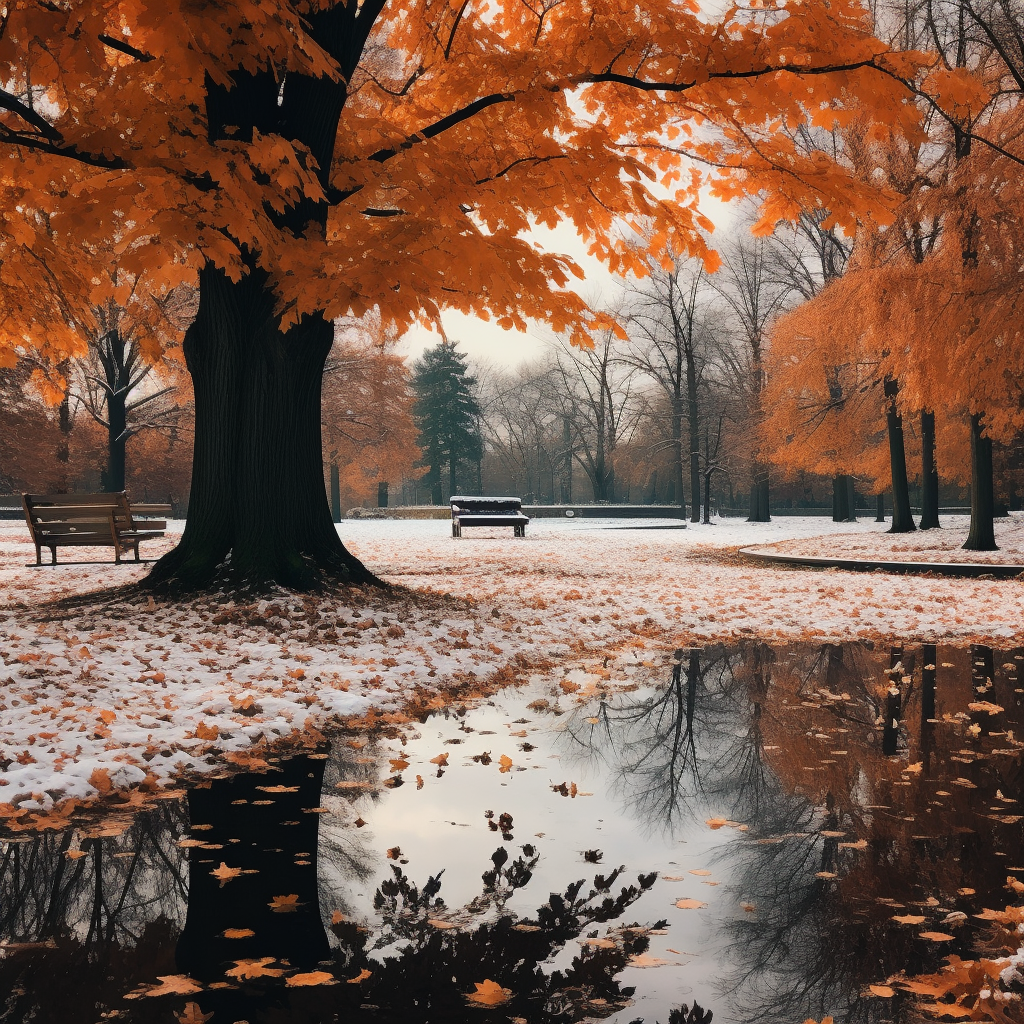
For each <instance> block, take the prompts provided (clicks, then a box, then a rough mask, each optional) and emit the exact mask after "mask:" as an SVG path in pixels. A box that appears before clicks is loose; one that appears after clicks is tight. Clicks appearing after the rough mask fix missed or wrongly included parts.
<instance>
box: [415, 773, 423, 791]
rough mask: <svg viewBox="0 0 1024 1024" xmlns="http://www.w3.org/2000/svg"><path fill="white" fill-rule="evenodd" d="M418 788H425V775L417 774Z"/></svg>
mask: <svg viewBox="0 0 1024 1024" xmlns="http://www.w3.org/2000/svg"><path fill="white" fill-rule="evenodd" d="M416 788H417V789H422V788H423V776H422V775H417V776H416Z"/></svg>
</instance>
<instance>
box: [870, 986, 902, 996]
mask: <svg viewBox="0 0 1024 1024" xmlns="http://www.w3.org/2000/svg"><path fill="white" fill-rule="evenodd" d="M868 988H869V989H870V990H871V994H872V995H873V996H881V998H882V999H891V998H892V997H893V996H894V995H896V992H895V991H894V990H893V989H891V988H889V986H888V985H868Z"/></svg>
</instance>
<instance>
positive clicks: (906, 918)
mask: <svg viewBox="0 0 1024 1024" xmlns="http://www.w3.org/2000/svg"><path fill="white" fill-rule="evenodd" d="M893 920H894V921H896V922H897V923H898V924H924V917H923V916H919V915H917V914H897V915H896V916H895V917H893Z"/></svg>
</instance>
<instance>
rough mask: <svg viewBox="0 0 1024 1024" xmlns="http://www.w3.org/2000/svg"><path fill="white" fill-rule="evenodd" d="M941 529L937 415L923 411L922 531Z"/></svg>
mask: <svg viewBox="0 0 1024 1024" xmlns="http://www.w3.org/2000/svg"><path fill="white" fill-rule="evenodd" d="M938 528H939V471H938V469H937V468H936V466H935V413H933V412H928V411H927V410H925V409H922V410H921V529H922V530H937V529H938Z"/></svg>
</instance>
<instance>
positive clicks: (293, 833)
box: [0, 751, 710, 1024]
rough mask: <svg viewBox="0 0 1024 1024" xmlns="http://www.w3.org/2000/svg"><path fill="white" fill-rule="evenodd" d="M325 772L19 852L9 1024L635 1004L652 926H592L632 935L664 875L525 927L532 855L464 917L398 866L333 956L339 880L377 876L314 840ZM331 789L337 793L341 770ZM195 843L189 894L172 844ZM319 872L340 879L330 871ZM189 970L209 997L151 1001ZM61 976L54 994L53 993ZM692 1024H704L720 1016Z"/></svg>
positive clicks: (359, 848) (501, 852) (0, 884)
mask: <svg viewBox="0 0 1024 1024" xmlns="http://www.w3.org/2000/svg"><path fill="white" fill-rule="evenodd" d="M364 754H365V751H364ZM357 760H361V761H364V762H367V761H368V760H369V759H367V758H365V757H361V758H359V759H357ZM325 766H326V765H325V760H324V759H323V758H322V757H317V756H316V755H313V756H312V757H305V756H302V757H297V758H292V759H289V760H287V761H284V762H282V763H280V764H279V765H274V766H267V770H265V771H262V772H261V771H254V772H250V773H248V774H245V775H238V776H235V777H233V778H231V779H214V780H212V781H211V782H209V783H208V784H207V785H206V786H202V787H199V788H195V789H193V790H191V791H190V793H189V797H188V805H189V814H188V817H187V818H186V817H185V815H184V813H183V810H184V808H183V806H182V805H181V804H180V803H179V804H172V803H167V804H164V805H160V807H159V811H158V813H156V814H151V815H149V816H143V817H140V818H137V819H135V821H134V822H133V823H132V824H131V826H130V827H129V830H128V832H126V833H125V835H124V836H122V837H121V838H120V839H117V840H115V839H113V838H112V837H110V836H107V837H98V838H97V839H96V840H95V843H96V845H97V846H98V850H97V852H95V853H91V852H87V856H86V857H83V858H79V859H77V860H73V859H69V858H68V857H67V856H66V854H67V853H68V852H70V851H71V843H72V842H73V838H72V834H71V833H70V832H67V833H64V834H61V835H58V836H54V835H43V836H39V837H35V838H34V839H32V840H30V841H29V842H26V843H23V844H15V845H12V846H11V847H8V848H7V849H6V850H5V855H6V860H5V861H4V862H3V865H4V870H3V871H2V872H0V892H2V893H3V895H4V897H5V900H4V908H5V913H6V917H5V918H4V924H5V932H4V936H5V937H6V938H17V939H19V940H20V941H21V942H22V943H28V944H30V945H28V946H27V947H25V946H23V947H22V948H18V947H11V946H8V947H7V949H6V951H5V952H6V955H0V991H4V992H9V993H10V995H9V997H7V998H6V1001H5V1002H3V1003H2V1004H0V1018H2V1019H4V1020H12V1021H14V1020H17V1021H22V1020H29V1019H34V1020H47V1021H49V1020H54V1021H57V1020H60V1021H61V1022H62V1024H95V1020H96V1019H97V1017H101V1016H102V1017H104V1018H109V1017H112V1016H113V1017H116V1018H117V1019H119V1020H124V1021H132V1020H134V1021H139V1022H141V1021H146V1022H150V1021H154V1020H158V1019H159V1020H166V1021H168V1022H169V1021H171V1020H172V1019H179V1020H185V1019H196V1018H197V1015H199V1016H201V1015H203V1014H210V1013H213V1014H214V1019H215V1020H220V1019H221V1018H223V1019H225V1020H228V1021H231V1020H247V1021H250V1022H251V1024H257V1022H264V1024H270V1022H280V1021H283V1020H287V1021H289V1022H290V1024H291V1022H295V1024H300V1022H309V1024H313V1022H320V1021H328V1020H336V1019H346V1020H348V1019H354V1020H357V1021H358V1020H367V1021H395V1022H398V1021H402V1022H405V1021H420V1020H422V1021H426V1020H434V1019H439V1018H443V1019H445V1020H448V1021H460V1020H467V1021H469V1020H472V1021H481V1020H489V1019H495V1018H497V1017H500V1018H501V1019H506V1018H507V1017H509V1016H512V1017H515V1016H522V1017H525V1018H527V1019H530V1020H531V1021H538V1022H541V1024H543V1022H546V1021H552V1022H554V1021H556V1020H557V1021H573V1020H579V1019H582V1018H587V1019H596V1018H600V1017H605V1016H608V1015H609V1014H611V1013H613V1012H616V1011H617V1010H620V1009H622V1008H624V1007H625V1006H627V1005H628V1003H629V997H630V995H631V990H630V989H624V988H622V987H621V986H620V985H619V984H618V982H617V980H616V977H617V975H618V974H619V973H620V972H621V971H622V970H623V968H624V967H625V966H626V965H627V963H628V962H629V961H630V959H631V958H632V957H634V956H637V955H642V954H643V953H644V952H645V951H646V950H647V948H648V942H649V940H648V937H647V936H648V929H647V928H645V927H641V926H640V925H633V926H619V927H616V928H614V929H612V930H611V931H607V930H606V932H605V934H604V935H599V931H600V926H602V925H605V926H606V925H607V923H608V922H610V921H617V920H621V919H622V917H623V915H624V914H625V913H626V911H627V909H628V907H629V906H630V905H631V904H632V903H633V902H634V901H635V900H636V899H638V898H639V896H640V895H641V893H642V892H643V891H644V890H646V889H649V888H650V887H651V886H652V885H653V884H654V882H655V878H656V876H655V875H654V874H651V875H646V876H641V877H639V878H636V879H635V880H631V879H626V878H623V877H621V869H620V870H616V871H612V872H609V873H605V874H603V875H597V876H596V877H595V878H594V879H593V881H592V882H589V883H588V881H586V880H578V881H575V882H573V883H572V884H570V885H568V886H567V887H566V888H565V889H564V891H562V892H560V893H553V894H551V895H550V896H549V898H548V900H547V902H545V903H544V904H543V905H542V906H540V907H539V908H538V910H537V911H536V913H535V914H534V915H532V916H530V917H527V918H517V917H515V916H513V915H512V914H510V913H509V912H508V911H507V908H506V903H507V901H508V899H509V897H510V896H511V895H512V893H513V892H515V891H516V890H518V889H522V888H524V887H525V886H527V885H528V884H529V882H530V880H531V878H532V873H533V867H534V865H535V863H536V859H537V853H536V850H534V849H533V848H532V847H530V846H529V845H527V846H524V847H522V848H520V849H519V850H518V851H514V852H512V853H510V852H509V851H508V850H507V849H506V847H504V846H502V847H499V848H498V849H497V850H496V851H495V853H494V855H493V856H492V858H491V862H490V864H489V865H488V867H487V870H486V871H485V872H484V874H483V877H482V891H481V894H480V895H479V896H478V897H477V898H476V899H474V900H473V901H471V903H470V904H468V905H467V906H464V907H454V908H450V907H448V906H447V905H446V904H445V902H444V898H443V895H442V893H441V884H440V879H441V873H440V872H438V874H436V875H435V876H434V877H433V878H431V879H429V880H428V881H427V883H426V884H425V885H423V886H422V887H417V886H416V885H415V884H414V883H413V882H412V880H411V879H410V878H408V877H407V876H406V875H405V874H404V872H403V869H402V868H401V867H400V866H399V865H395V866H394V870H393V873H392V877H390V878H386V879H384V880H383V881H382V882H381V884H380V887H379V889H378V892H377V897H376V899H375V906H376V909H377V913H378V916H377V918H376V919H371V920H370V921H368V922H365V923H357V922H354V921H352V920H349V919H348V918H346V917H345V916H344V915H339V914H335V915H334V918H333V920H332V925H331V930H332V932H333V940H332V943H331V945H330V946H329V945H328V936H327V932H326V930H325V927H324V922H323V916H322V913H321V906H322V905H323V906H324V907H326V908H328V909H331V908H334V907H337V906H338V905H339V901H340V899H341V898H343V897H341V894H340V893H339V891H338V888H336V884H337V886H338V887H339V888H343V887H344V885H345V884H348V885H351V884H352V881H353V879H363V878H366V877H367V876H368V874H369V873H370V871H371V870H372V868H371V867H370V859H369V851H368V849H367V848H366V844H365V843H364V842H357V843H356V844H355V845H351V844H349V845H346V846H344V847H342V848H341V849H340V852H339V849H338V848H337V847H335V848H334V849H331V843H324V844H321V843H319V842H318V840H317V832H318V825H319V822H320V820H321V818H320V814H319V813H317V811H318V810H319V809H320V804H321V802H322V799H323V797H322V787H323V783H324V769H325ZM349 767H351V766H349ZM354 770H355V773H356V775H355V778H349V779H347V780H345V781H348V782H352V781H355V782H357V783H358V782H366V783H370V782H371V781H375V780H376V778H377V777H378V775H379V766H378V765H375V764H373V765H371V766H367V764H362V765H359V764H357V765H356V766H355V769H354ZM343 771H344V768H343ZM327 778H328V781H331V780H333V779H336V778H337V765H336V764H335V763H334V762H332V765H331V770H330V773H329V774H328V776H327ZM332 788H333V783H332ZM332 831H334V832H336V830H332ZM353 831H358V830H355V829H354V828H353ZM183 834H187V838H186V839H185V840H184V841H183V843H182V845H183V846H184V848H185V849H187V851H188V853H187V857H188V876H187V883H186V880H185V874H184V870H183V867H184V864H183V854H182V852H181V851H180V849H179V848H178V847H176V846H175V845H174V843H175V841H176V840H178V839H179V838H180V837H181V836H182V835H183ZM91 842H92V841H90V843H91ZM85 845H87V844H83V846H85ZM125 847H130V849H125ZM92 849H93V847H92V846H91V845H89V851H91V850H92ZM114 851H117V852H123V853H127V854H129V856H127V857H124V858H115V857H113V856H112V854H113V853H114ZM321 858H325V859H328V860H330V862H331V863H330V865H329V868H330V870H328V871H324V870H318V867H319V868H320V869H323V868H324V867H325V865H324V863H323V862H322V860H321ZM318 862H319V863H318ZM89 864H92V865H94V870H90V869H89V867H88V865H89ZM218 865H219V866H218ZM143 869H145V870H143ZM115 875H116V878H115ZM144 876H145V877H144ZM318 877H319V881H318ZM325 879H326V880H327V881H326V883H325ZM346 880H347V883H346ZM97 892H98V893H99V895H95V894H96V893H97ZM186 895H187V901H188V903H187V918H186V921H185V925H184V928H183V929H182V930H181V932H180V934H179V933H178V925H177V922H178V921H179V920H180V918H181V899H182V898H183V897H185V896H186ZM93 897H95V901H96V906H98V907H99V908H100V910H99V911H98V912H97V911H95V908H94V905H93V902H91V900H92V898H93ZM94 917H95V918H96V923H93V920H94ZM112 920H113V921H114V924H113V925H111V921H112ZM101 925H102V927H101ZM587 929H594V931H592V932H591V934H592V935H593V936H594V940H593V941H589V940H588V941H584V942H583V943H582V944H581V947H580V949H579V952H578V953H576V954H575V955H574V956H573V957H572V958H571V962H569V963H568V964H567V966H565V967H563V968H562V969H561V970H557V971H551V970H550V968H546V967H545V966H544V965H545V963H546V962H547V961H548V960H550V958H551V957H553V956H555V955H557V954H558V953H559V952H560V951H561V950H564V949H565V948H566V946H567V944H568V943H570V942H572V941H573V940H576V939H577V938H580V937H581V936H582V933H583V932H584V931H585V930H587ZM236 964H238V965H239V968H238V969H236V968H235V967H234V966H233V965H236ZM297 971H300V972H307V974H309V975H310V976H315V975H316V974H317V972H322V973H321V975H320V980H322V981H327V982H333V983H332V984H317V985H312V986H309V987H306V986H303V987H289V986H288V985H287V984H286V980H287V979H288V978H292V977H295V975H296V972H297ZM182 972H187V973H188V974H189V975H190V976H191V978H193V979H197V980H198V982H200V983H201V986H202V987H201V990H200V991H192V992H182V993H181V994H180V995H177V996H174V995H162V996H160V997H158V998H157V997H147V996H146V995H145V994H144V993H145V992H146V991H147V990H148V989H149V988H151V987H152V986H153V985H154V984H155V983H156V981H157V979H158V978H166V977H169V976H171V975H177V974H180V973H182ZM54 977H57V978H59V979H60V984H59V985H54V984H48V980H49V979H51V978H54ZM349 981H351V982H352V984H347V983H346V982H349ZM484 983H486V984H487V986H489V988H488V989H487V992H488V994H489V996H490V998H491V999H492V1002H487V1001H486V1000H485V1001H484V1002H483V1003H482V1004H480V1005H474V1004H472V1003H471V1002H470V1001H468V999H467V996H468V995H472V994H473V993H474V990H475V988H476V986H477V985H479V984H484ZM175 984H177V983H175ZM183 984H184V983H183ZM133 990H134V993H133ZM502 990H504V991H502ZM495 991H497V992H498V993H499V998H498V999H497V1001H493V1000H495V997H494V992H495ZM132 994H134V995H135V997H136V998H133V999H132V998H129V999H128V1001H125V997H126V996H130V995H132ZM502 997H503V998H502ZM189 1003H194V1004H195V1008H193V1009H189V1008H188V1004H189ZM499 1004H500V1005H499ZM674 1019H675V1018H674ZM681 1019H683V1020H687V1021H688V1022H689V1024H707V1021H709V1020H710V1015H705V1014H703V1013H693V1014H688V1015H687V1016H684V1017H682V1018H681Z"/></svg>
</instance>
